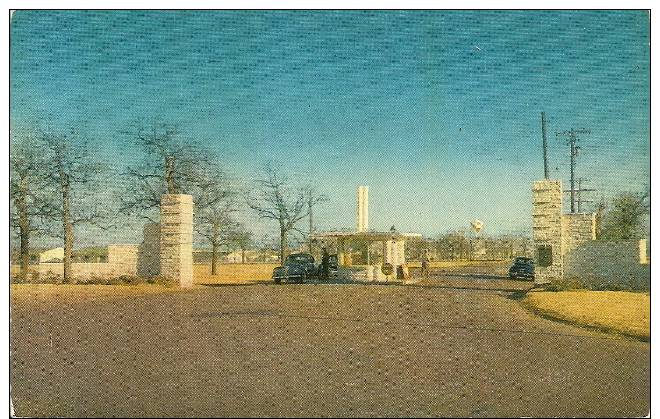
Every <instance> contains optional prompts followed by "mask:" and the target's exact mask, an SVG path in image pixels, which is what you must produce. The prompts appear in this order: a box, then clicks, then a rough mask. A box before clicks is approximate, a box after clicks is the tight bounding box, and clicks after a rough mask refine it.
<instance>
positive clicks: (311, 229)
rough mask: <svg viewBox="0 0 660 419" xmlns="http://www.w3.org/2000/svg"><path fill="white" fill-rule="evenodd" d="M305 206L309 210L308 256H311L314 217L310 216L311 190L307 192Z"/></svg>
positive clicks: (311, 205) (312, 203)
mask: <svg viewBox="0 0 660 419" xmlns="http://www.w3.org/2000/svg"><path fill="white" fill-rule="evenodd" d="M307 205H308V210H309V254H310V255H311V254H312V234H314V216H313V214H312V207H313V206H314V202H313V200H312V190H311V189H310V190H309V196H308V198H307Z"/></svg>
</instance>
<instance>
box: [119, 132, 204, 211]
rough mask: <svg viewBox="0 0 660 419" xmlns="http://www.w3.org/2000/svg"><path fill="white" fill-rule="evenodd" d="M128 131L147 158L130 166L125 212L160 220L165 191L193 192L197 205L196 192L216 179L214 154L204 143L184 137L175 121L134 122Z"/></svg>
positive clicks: (124, 204)
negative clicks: (185, 140) (194, 142)
mask: <svg viewBox="0 0 660 419" xmlns="http://www.w3.org/2000/svg"><path fill="white" fill-rule="evenodd" d="M124 133H126V134H128V135H130V136H131V137H132V139H133V140H134V141H135V143H136V145H137V146H138V147H139V148H140V149H141V151H142V152H143V157H144V158H143V161H142V162H141V163H139V164H137V165H134V166H131V167H129V168H128V170H127V172H126V173H125V175H126V177H127V193H126V194H124V196H123V197H122V199H121V201H122V202H121V208H120V211H121V212H122V213H123V214H130V215H139V216H141V217H144V218H146V219H148V220H150V221H153V222H156V221H158V211H157V209H158V208H159V206H160V200H161V197H162V195H164V194H166V193H167V194H178V193H185V194H192V195H193V196H194V201H195V207H196V208H200V205H201V200H200V198H199V197H198V196H195V194H196V193H197V192H198V191H202V190H204V189H203V186H204V185H205V184H209V183H210V182H212V180H209V179H208V174H209V173H213V170H212V169H213V167H214V162H213V154H212V153H211V152H210V151H209V150H207V149H206V148H204V147H201V146H199V145H194V144H192V143H190V142H183V141H181V139H180V138H179V137H180V133H179V129H178V128H177V127H176V126H175V125H171V124H167V123H163V122H158V121H155V122H153V123H151V125H149V126H148V127H146V126H145V125H144V124H142V123H136V124H133V125H132V126H131V127H130V128H129V129H128V130H127V131H125V132H124Z"/></svg>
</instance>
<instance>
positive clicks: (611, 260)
mask: <svg viewBox="0 0 660 419" xmlns="http://www.w3.org/2000/svg"><path fill="white" fill-rule="evenodd" d="M640 246H641V248H640ZM564 278H565V279H578V280H580V281H581V282H583V283H584V284H586V285H591V286H604V285H609V286H611V285H618V286H620V287H622V288H630V289H635V290H648V289H650V285H651V265H650V264H649V263H648V261H647V260H646V240H629V241H618V242H610V241H603V240H594V241H589V242H586V243H582V244H581V245H579V246H577V247H576V248H575V249H573V251H571V252H569V253H568V254H566V256H564Z"/></svg>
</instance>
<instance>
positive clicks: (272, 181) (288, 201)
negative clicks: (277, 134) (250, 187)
mask: <svg viewBox="0 0 660 419" xmlns="http://www.w3.org/2000/svg"><path fill="white" fill-rule="evenodd" d="M247 201H248V202H247V204H248V206H249V207H250V208H251V209H253V210H254V211H256V213H257V215H258V216H259V218H260V219H266V220H273V221H276V222H277V224H278V226H279V229H280V262H283V261H284V258H285V257H286V255H287V253H288V235H289V233H290V232H291V231H294V230H295V231H299V230H297V228H296V224H297V223H298V222H299V221H300V220H302V219H303V218H305V217H307V216H308V215H309V202H308V199H307V196H306V194H305V191H304V190H302V189H297V190H296V189H294V188H293V187H292V186H291V185H290V184H289V180H288V179H287V177H286V176H284V175H282V174H281V173H279V172H278V171H277V169H275V168H274V167H273V166H272V164H267V165H266V167H265V168H264V169H263V173H262V176H261V177H260V178H259V179H257V180H256V188H255V190H254V191H253V195H252V196H249V197H248V200H247ZM314 204H315V202H312V206H313V205H314Z"/></svg>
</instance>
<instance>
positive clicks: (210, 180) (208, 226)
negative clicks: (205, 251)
mask: <svg viewBox="0 0 660 419" xmlns="http://www.w3.org/2000/svg"><path fill="white" fill-rule="evenodd" d="M204 179H205V181H203V182H201V183H199V184H198V185H197V187H196V188H195V190H194V193H195V196H197V199H198V202H197V210H196V211H195V230H196V231H197V233H198V234H199V235H201V236H202V237H204V238H206V239H207V240H208V241H209V243H210V244H211V275H216V274H217V265H218V254H219V250H220V246H221V245H222V244H223V243H226V242H227V239H228V235H229V234H230V231H231V229H232V227H233V226H234V225H235V222H234V220H233V219H232V214H233V213H234V212H235V211H236V210H237V206H236V204H237V203H236V192H235V190H234V188H232V187H231V186H230V184H229V182H228V181H227V179H226V176H225V175H224V174H223V173H221V172H219V171H217V172H216V174H215V175H209V176H205V178H204Z"/></svg>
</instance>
